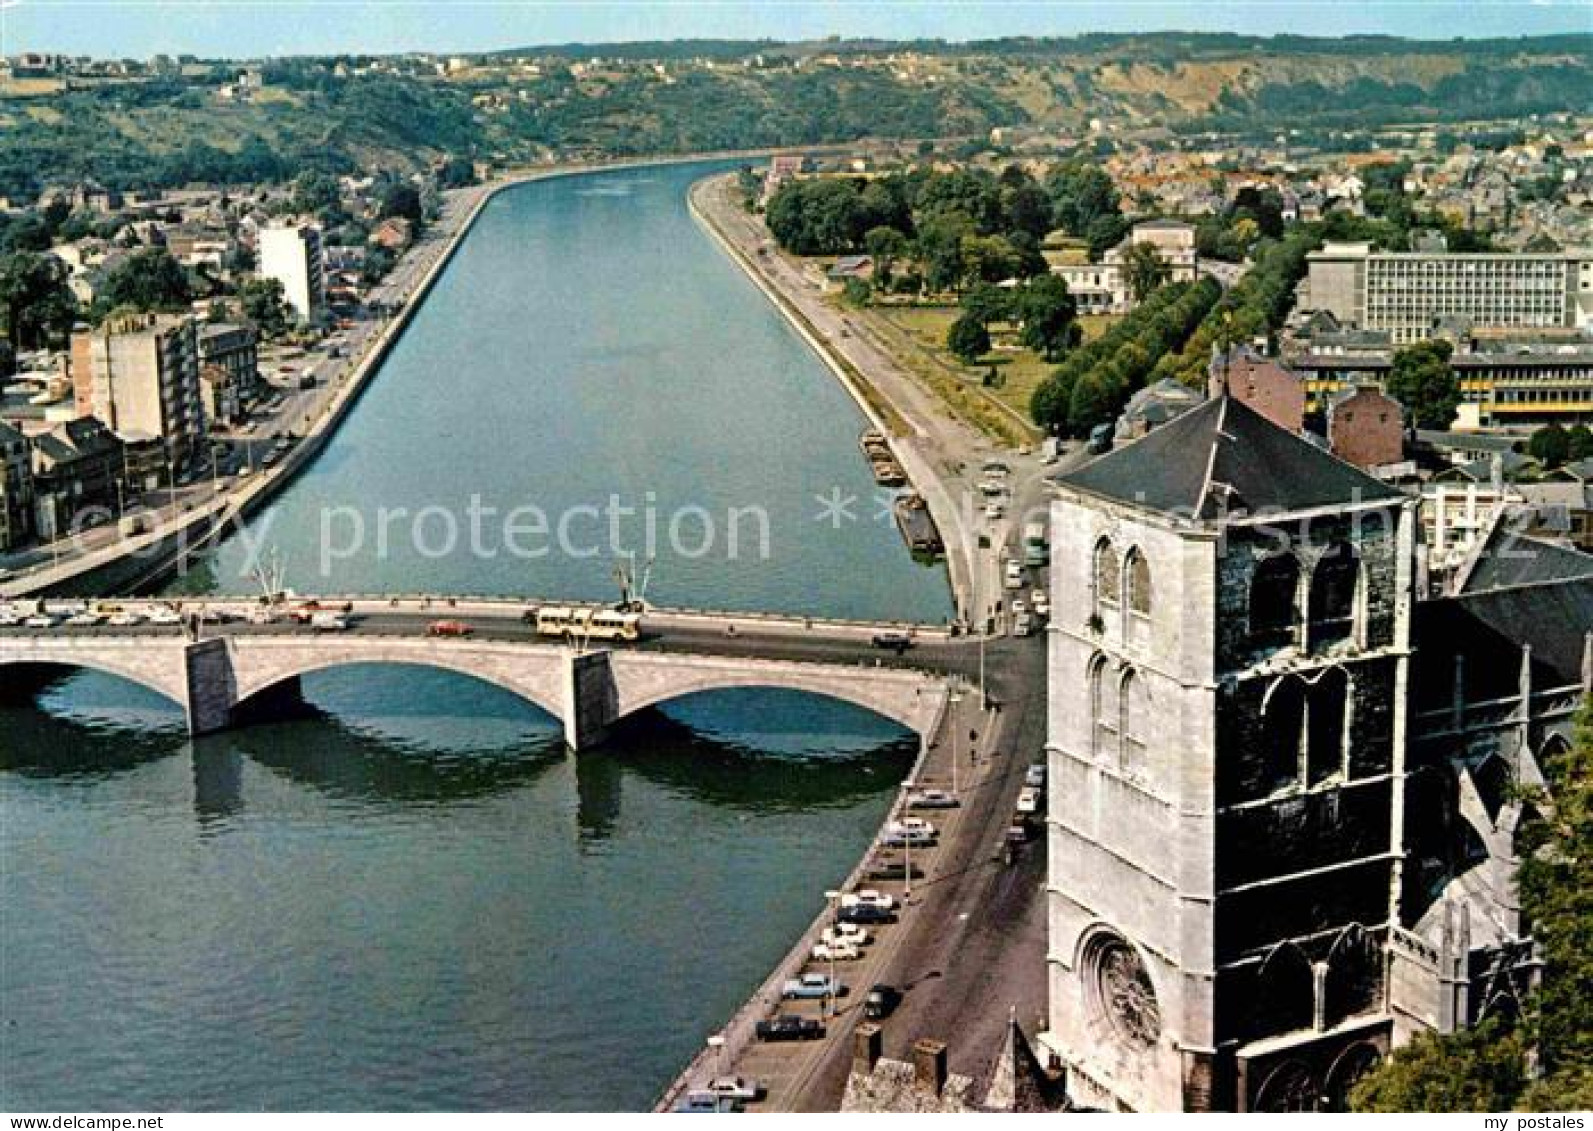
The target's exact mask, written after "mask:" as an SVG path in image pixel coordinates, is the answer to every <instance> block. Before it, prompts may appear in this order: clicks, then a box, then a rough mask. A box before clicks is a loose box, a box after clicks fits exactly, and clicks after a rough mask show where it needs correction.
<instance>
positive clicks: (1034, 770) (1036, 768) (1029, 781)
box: [1023, 762, 1045, 789]
mask: <svg viewBox="0 0 1593 1131" xmlns="http://www.w3.org/2000/svg"><path fill="white" fill-rule="evenodd" d="M1023 784H1024V785H1027V786H1030V787H1032V788H1034V789H1039V788H1041V787H1042V786H1044V785H1045V763H1044V762H1036V763H1034V765H1032V766H1030V767H1029V768H1028V769H1027V770H1025V771H1023Z"/></svg>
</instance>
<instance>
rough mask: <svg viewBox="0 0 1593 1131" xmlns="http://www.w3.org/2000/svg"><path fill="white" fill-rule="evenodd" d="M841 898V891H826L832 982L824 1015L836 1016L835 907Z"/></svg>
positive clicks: (828, 990)
mask: <svg viewBox="0 0 1593 1131" xmlns="http://www.w3.org/2000/svg"><path fill="white" fill-rule="evenodd" d="M840 898H841V893H840V892H839V891H827V892H825V893H824V899H825V902H826V903H828V904H829V906H830V928H831V930H830V941H829V942H828V943H827V944H826V945H825V947H824V951H825V953H826V954H828V955H829V957H830V984H829V986H828V988H827V990H826V992H825V995H824V1015H825V1016H826V1017H834V1016H835V943H836V940H837V935H836V932H835V930H834V927H835V909H836V904H837V901H838V900H839V899H840Z"/></svg>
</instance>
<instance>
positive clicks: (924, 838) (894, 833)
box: [879, 824, 936, 848]
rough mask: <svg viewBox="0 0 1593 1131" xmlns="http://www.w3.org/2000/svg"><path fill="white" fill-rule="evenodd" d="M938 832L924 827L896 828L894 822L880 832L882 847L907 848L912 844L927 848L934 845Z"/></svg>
mask: <svg viewBox="0 0 1593 1131" xmlns="http://www.w3.org/2000/svg"><path fill="white" fill-rule="evenodd" d="M935 840H936V834H935V833H932V832H926V831H924V830H923V829H902V828H896V827H895V826H894V824H893V825H892V827H891V828H888V829H886V830H885V831H884V832H883V833H881V834H880V838H879V843H880V847H881V848H905V847H907V846H908V845H912V846H913V847H914V848H927V847H929V846H930V845H933V844H934V843H935Z"/></svg>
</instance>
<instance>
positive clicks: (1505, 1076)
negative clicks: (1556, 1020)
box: [1350, 1021, 1526, 1112]
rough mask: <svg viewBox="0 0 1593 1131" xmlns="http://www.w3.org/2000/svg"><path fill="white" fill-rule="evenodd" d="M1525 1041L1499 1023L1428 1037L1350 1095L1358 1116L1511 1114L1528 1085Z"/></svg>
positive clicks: (1410, 1046) (1396, 1056)
mask: <svg viewBox="0 0 1593 1131" xmlns="http://www.w3.org/2000/svg"><path fill="white" fill-rule="evenodd" d="M1524 1053H1525V1050H1524V1049H1523V1047H1522V1044H1521V1040H1520V1038H1519V1036H1518V1035H1517V1034H1516V1033H1514V1032H1512V1031H1511V1030H1509V1029H1508V1028H1506V1027H1505V1026H1504V1025H1503V1024H1500V1023H1498V1022H1496V1021H1487V1022H1484V1023H1483V1024H1481V1025H1478V1026H1477V1027H1476V1028H1475V1029H1462V1030H1461V1031H1460V1032H1458V1033H1451V1034H1448V1035H1446V1036H1440V1035H1439V1034H1436V1033H1423V1034H1421V1035H1420V1036H1418V1037H1417V1038H1416V1039H1415V1040H1414V1041H1412V1042H1411V1043H1410V1044H1408V1045H1406V1046H1405V1047H1404V1048H1402V1049H1399V1050H1398V1051H1397V1052H1395V1053H1394V1055H1393V1056H1392V1057H1390V1058H1389V1059H1388V1060H1386V1061H1384V1062H1383V1063H1382V1064H1380V1065H1379V1066H1378V1067H1377V1068H1375V1069H1373V1070H1372V1071H1371V1072H1369V1073H1368V1074H1367V1075H1365V1076H1364V1077H1362V1078H1361V1080H1360V1081H1359V1082H1358V1083H1357V1084H1356V1085H1355V1087H1354V1088H1353V1089H1352V1090H1351V1093H1350V1106H1351V1107H1352V1108H1353V1109H1354V1110H1356V1111H1362V1112H1372V1111H1383V1112H1389V1111H1508V1110H1509V1109H1510V1108H1511V1106H1513V1105H1514V1103H1515V1100H1516V1097H1517V1096H1518V1095H1520V1093H1521V1089H1522V1086H1523V1085H1524V1084H1525V1083H1526V1061H1525V1055H1524Z"/></svg>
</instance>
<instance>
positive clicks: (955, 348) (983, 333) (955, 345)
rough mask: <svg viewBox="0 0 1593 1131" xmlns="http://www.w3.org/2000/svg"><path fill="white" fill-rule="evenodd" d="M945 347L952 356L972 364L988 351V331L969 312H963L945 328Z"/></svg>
mask: <svg viewBox="0 0 1593 1131" xmlns="http://www.w3.org/2000/svg"><path fill="white" fill-rule="evenodd" d="M946 348H947V349H949V350H950V351H951V352H952V356H954V357H956V358H957V359H958V360H959V361H961V362H963V363H964V364H966V365H972V364H973V363H974V362H975V361H977V360H978V359H979V358H980V357H982V356H984V355H985V354H987V353H989V352H990V331H988V330H986V329H985V324H984V323H983V322H981V321H979V319H977V318H975V317H974V316H973V315H971V314H963V315H961V316H959V317H958V319H957V320H956V321H955V322H953V323H952V324H951V326H950V327H949V328H948V329H947V330H946Z"/></svg>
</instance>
